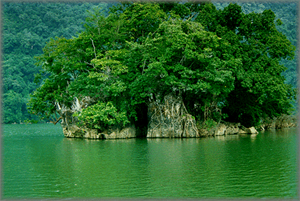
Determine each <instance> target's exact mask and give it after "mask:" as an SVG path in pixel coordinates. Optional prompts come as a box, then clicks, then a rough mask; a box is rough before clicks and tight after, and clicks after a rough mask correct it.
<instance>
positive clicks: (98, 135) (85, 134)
mask: <svg viewBox="0 0 300 201" xmlns="http://www.w3.org/2000/svg"><path fill="white" fill-rule="evenodd" d="M63 133H64V135H65V137H69V138H88V139H125V138H135V137H136V129H135V126H134V125H129V126H127V127H125V128H122V129H120V128H118V127H113V128H111V129H109V130H106V131H103V132H98V130H97V129H89V128H79V127H78V126H77V125H75V124H72V125H68V126H64V127H63Z"/></svg>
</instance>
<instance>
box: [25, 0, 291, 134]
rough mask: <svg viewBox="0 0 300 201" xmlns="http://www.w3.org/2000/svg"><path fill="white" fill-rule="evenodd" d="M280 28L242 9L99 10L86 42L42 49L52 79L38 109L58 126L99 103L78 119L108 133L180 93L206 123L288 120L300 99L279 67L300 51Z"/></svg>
mask: <svg viewBox="0 0 300 201" xmlns="http://www.w3.org/2000/svg"><path fill="white" fill-rule="evenodd" d="M150 13H151V14H150ZM280 24H282V22H281V21H280V20H276V18H275V14H274V13H273V12H272V11H271V10H264V11H263V12H262V13H248V14H245V13H243V12H242V8H241V7H240V6H239V5H237V4H229V5H228V6H227V7H225V8H224V9H221V10H218V9H216V7H215V6H214V5H213V4H211V3H201V4H192V3H185V4H180V3H174V4H167V3H122V4H118V5H116V6H113V7H112V8H111V9H110V12H109V15H108V16H104V15H102V14H101V13H100V12H95V13H94V14H93V15H91V16H90V17H89V18H87V23H86V25H85V30H84V31H83V32H81V33H80V34H79V35H78V37H73V38H71V39H67V38H64V37H60V38H56V39H53V40H51V41H50V42H49V43H48V44H47V45H46V47H45V48H44V49H43V51H44V53H43V54H42V55H41V56H39V57H38V60H39V62H38V64H39V66H41V67H42V68H43V71H41V73H40V74H39V76H37V78H43V77H44V75H47V78H46V79H45V80H43V81H42V79H37V80H36V81H37V82H41V83H42V84H41V86H40V87H39V88H38V89H37V90H36V91H35V92H34V93H33V95H32V98H31V100H30V102H29V108H30V111H31V112H32V113H34V114H39V115H44V116H45V117H47V118H49V117H50V116H51V115H54V114H56V113H57V106H59V107H65V108H70V107H72V106H73V105H74V100H79V101H80V100H83V99H85V98H86V97H90V98H92V99H93V103H92V104H90V105H87V107H86V108H83V109H82V110H78V112H76V113H75V116H77V117H78V119H79V120H80V123H81V124H83V125H86V126H88V127H90V128H98V129H104V128H105V127H107V126H110V125H114V124H123V125H125V124H126V123H128V122H136V121H138V117H139V116H140V115H139V114H138V113H139V111H141V109H140V107H142V105H143V106H146V105H147V104H149V100H163V97H164V96H166V95H168V94H170V93H171V94H174V95H175V96H179V97H181V98H183V100H184V104H185V105H186V108H187V110H188V112H189V113H190V114H192V115H193V116H195V117H196V120H197V121H198V122H199V121H200V122H213V121H216V122H219V121H220V120H226V121H231V122H240V123H242V124H243V125H245V126H254V125H258V124H259V123H260V120H261V119H263V118H267V117H269V118H273V117H277V116H279V115H281V114H288V113H289V112H290V109H291V108H292V105H291V100H294V99H295V90H294V89H293V87H292V86H291V85H289V84H286V83H285V78H284V77H283V75H282V72H284V70H286V67H284V66H283V65H282V64H281V63H280V62H281V60H282V59H290V60H291V59H293V57H294V51H295V47H294V46H293V45H292V44H291V42H290V41H289V40H288V39H287V38H286V36H285V35H284V34H282V33H281V32H279V31H278V30H277V28H276V26H279V25H280ZM60 115H62V114H60ZM144 115H146V114H144Z"/></svg>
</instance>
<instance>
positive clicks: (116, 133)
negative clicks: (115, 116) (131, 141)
mask: <svg viewBox="0 0 300 201" xmlns="http://www.w3.org/2000/svg"><path fill="white" fill-rule="evenodd" d="M101 136H102V137H103V138H105V139H125V138H135V137H136V128H135V126H134V125H133V124H132V125H130V126H128V127H125V128H123V129H121V130H120V129H119V128H114V129H112V132H111V133H110V134H102V133H101Z"/></svg>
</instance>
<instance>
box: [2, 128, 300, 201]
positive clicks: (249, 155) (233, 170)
mask: <svg viewBox="0 0 300 201" xmlns="http://www.w3.org/2000/svg"><path fill="white" fill-rule="evenodd" d="M19 132H22V131H19ZM10 135H12V134H10ZM27 135H30V134H27ZM296 136H297V135H296V133H295V132H290V133H288V132H287V133H286V132H285V131H284V132H277V131H276V132H273V131H265V132H264V133H260V134H258V135H254V136H252V135H227V136H216V137H210V138H184V139H164V138H163V139H162V138H151V139H124V140H123V139H120V140H82V139H69V138H64V137H63V136H61V135H57V136H56V137H54V136H53V137H46V136H44V137H38V135H37V134H32V135H31V137H24V138H22V140H19V139H18V138H10V137H9V138H7V140H4V143H5V146H4V169H3V171H4V194H5V195H6V196H7V197H10V196H12V197H39V198H47V197H52V198H62V197H77V198H82V197H84V198H85V197H87V198H89V197H97V198H98V197H145V198H182V197H196V198H214V197H227V198H230V197H269V198H274V197H295V196H296V194H297V185H296V184H297V180H296V179H297V167H296V158H297V157H296V156H297V154H296V153H297V143H296V142H297V141H296Z"/></svg>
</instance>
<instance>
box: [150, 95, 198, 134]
mask: <svg viewBox="0 0 300 201" xmlns="http://www.w3.org/2000/svg"><path fill="white" fill-rule="evenodd" d="M148 119H149V123H148V130H147V137H148V138H153V137H168V138H182V137H199V133H198V130H197V128H196V121H195V119H194V118H193V117H192V115H190V114H188V112H187V110H186V108H185V106H184V103H183V101H182V99H181V97H180V96H175V95H173V94H169V95H167V96H165V97H164V99H163V101H162V102H161V101H160V100H159V99H157V100H153V101H152V102H151V103H150V104H149V107H148Z"/></svg>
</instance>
